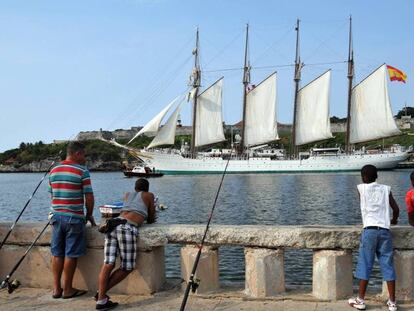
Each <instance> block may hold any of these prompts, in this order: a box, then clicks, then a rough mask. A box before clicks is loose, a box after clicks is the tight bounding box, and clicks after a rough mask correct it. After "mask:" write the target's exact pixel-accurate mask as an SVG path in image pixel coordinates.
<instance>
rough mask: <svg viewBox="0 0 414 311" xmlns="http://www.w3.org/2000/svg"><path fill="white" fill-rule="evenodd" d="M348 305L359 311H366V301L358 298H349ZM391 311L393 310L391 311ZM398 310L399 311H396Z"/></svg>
mask: <svg viewBox="0 0 414 311" xmlns="http://www.w3.org/2000/svg"><path fill="white" fill-rule="evenodd" d="M348 304H349V305H350V306H351V307H353V308H355V309H358V310H365V309H366V307H367V306H366V305H365V301H364V299H361V298H359V297H357V298H349V299H348ZM390 310H391V309H390ZM395 310H397V309H395Z"/></svg>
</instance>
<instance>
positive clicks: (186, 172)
mask: <svg viewBox="0 0 414 311" xmlns="http://www.w3.org/2000/svg"><path fill="white" fill-rule="evenodd" d="M379 170H380V171H389V170H392V168H385V169H379ZM359 171H360V169H352V170H350V169H346V170H340V169H339V170H338V169H334V170H309V171H289V170H287V171H247V172H241V171H240V172H239V171H237V172H234V171H231V172H230V171H227V172H226V174H292V173H295V174H300V173H305V174H306V173H341V172H359ZM157 172H161V173H164V174H165V175H213V174H223V171H169V170H157Z"/></svg>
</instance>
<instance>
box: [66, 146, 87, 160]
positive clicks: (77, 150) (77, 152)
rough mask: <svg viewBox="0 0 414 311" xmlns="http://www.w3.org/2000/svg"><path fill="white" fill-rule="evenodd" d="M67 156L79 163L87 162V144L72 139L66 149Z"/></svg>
mask: <svg viewBox="0 0 414 311" xmlns="http://www.w3.org/2000/svg"><path fill="white" fill-rule="evenodd" d="M66 154H67V156H66V158H67V159H68V160H72V161H74V162H76V163H79V164H85V162H86V159H85V145H84V144H82V143H81V142H79V141H71V142H70V143H69V144H68V147H67V149H66Z"/></svg>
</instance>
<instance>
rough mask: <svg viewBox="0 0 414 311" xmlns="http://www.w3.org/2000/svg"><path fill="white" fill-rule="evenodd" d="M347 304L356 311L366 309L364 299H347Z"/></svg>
mask: <svg viewBox="0 0 414 311" xmlns="http://www.w3.org/2000/svg"><path fill="white" fill-rule="evenodd" d="M348 304H349V305H350V306H351V307H353V308H355V309H358V310H365V309H366V307H367V306H366V305H365V301H364V299H361V298H359V297H357V298H349V299H348Z"/></svg>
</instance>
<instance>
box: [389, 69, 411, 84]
mask: <svg viewBox="0 0 414 311" xmlns="http://www.w3.org/2000/svg"><path fill="white" fill-rule="evenodd" d="M387 69H388V74H389V76H390V80H391V81H401V82H403V83H405V81H406V80H407V75H406V74H405V73H404V72H403V71H401V70H399V69H397V68H395V67H392V66H388V65H387Z"/></svg>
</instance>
